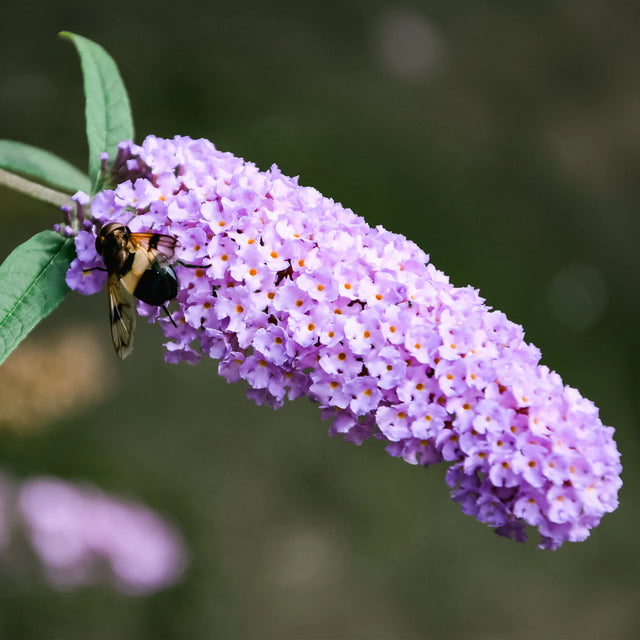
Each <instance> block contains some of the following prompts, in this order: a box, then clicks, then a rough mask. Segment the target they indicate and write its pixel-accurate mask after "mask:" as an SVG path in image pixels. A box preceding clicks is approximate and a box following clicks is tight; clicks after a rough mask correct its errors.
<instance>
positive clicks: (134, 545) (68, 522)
mask: <svg viewBox="0 0 640 640" xmlns="http://www.w3.org/2000/svg"><path fill="white" fill-rule="evenodd" d="M18 511H19V514H20V516H21V519H22V523H23V526H24V528H25V529H26V533H27V536H28V539H29V541H30V542H31V545H32V546H33V548H34V550H35V551H36V553H37V555H38V556H39V558H40V560H41V561H42V563H43V566H44V568H45V570H46V573H47V576H48V578H49V579H50V580H51V581H52V582H53V583H54V584H55V585H59V586H65V587H70V586H75V585H80V584H87V583H92V582H95V581H96V579H97V578H99V576H100V567H101V565H102V564H108V565H109V566H110V568H111V571H112V573H113V576H114V577H115V579H116V586H117V587H118V588H119V589H120V590H121V591H124V592H125V593H128V594H132V595H144V594H148V593H153V592H154V591H157V590H159V589H162V588H165V587H167V586H169V585H171V584H173V583H174V582H175V581H176V580H177V579H178V578H179V577H180V576H181V574H182V572H183V570H184V567H185V551H184V547H183V544H182V540H181V538H180V536H179V534H178V533H177V532H176V531H174V529H173V528H172V527H171V526H169V525H168V524H167V523H166V522H163V521H162V520H161V519H160V518H159V517H158V516H157V515H156V514H155V513H153V512H152V511H150V510H149V509H147V508H146V507H143V506H141V505H136V504H132V503H126V502H123V501H122V500H118V499H116V498H112V497H110V496H108V495H105V494H104V493H102V492H100V491H98V490H97V489H95V488H89V487H78V486H75V485H73V484H70V483H67V482H64V481H62V480H58V479H56V478H34V479H32V480H29V481H27V482H25V483H24V484H23V485H22V487H21V488H20V490H19V494H18Z"/></svg>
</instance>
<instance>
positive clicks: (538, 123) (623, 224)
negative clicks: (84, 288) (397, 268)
mask: <svg viewBox="0 0 640 640" xmlns="http://www.w3.org/2000/svg"><path fill="white" fill-rule="evenodd" d="M614 7H615V8H614ZM638 27H640V5H639V4H637V3H615V4H614V5H611V4H610V3H606V2H604V0H573V1H572V0H560V1H554V2H550V1H541V2H536V3H529V2H509V1H506V0H504V1H501V2H473V1H469V0H466V1H463V0H460V1H455V0H454V1H452V2H417V1H415V2H411V1H409V2H406V3H404V4H396V3H388V2H380V1H376V0H373V1H371V0H369V1H367V2H363V1H361V0H360V1H358V0H342V1H341V2H335V1H333V2H328V1H327V2H322V3H314V2H309V3H299V2H284V1H283V2H260V1H259V0H245V1H244V2H241V3H232V2H219V1H218V0H209V1H206V2H205V1H200V2H196V1H193V0H183V1H182V2H178V3H171V4H165V3H158V2H136V1H135V0H132V1H131V2H128V3H120V2H118V1H115V2H110V3H107V4H105V5H96V4H88V3H86V2H75V1H70V0H61V2H58V3H50V2H45V1H44V0H40V1H34V2H29V1H28V0H25V1H23V2H15V3H14V2H12V3H9V2H3V3H2V8H0V36H1V37H0V59H1V60H2V68H1V70H0V138H11V139H16V140H21V141H23V142H27V143H31V144H34V145H37V146H41V147H44V148H47V149H50V150H52V151H55V152H57V153H59V154H60V155H62V156H64V157H66V158H67V159H69V160H71V161H72V162H74V163H75V164H77V165H78V166H80V167H82V168H84V167H85V166H86V152H87V150H86V142H85V138H84V111H83V109H84V106H83V97H82V83H81V76H80V70H79V64H78V60H77V56H76V53H75V51H74V50H73V48H72V47H71V46H70V44H69V43H67V42H63V41H60V40H57V38H56V33H57V32H58V31H60V30H63V29H65V30H70V31H73V32H76V33H80V34H82V35H85V36H87V37H89V38H91V39H93V40H95V41H97V42H99V43H100V44H102V45H103V46H104V47H105V48H106V49H107V50H108V51H109V52H110V53H111V54H112V55H113V57H114V58H115V59H116V61H117V63H118V65H119V67H120V70H121V73H122V75H123V78H124V81H125V83H126V85H127V88H128V90H129V93H130V96H131V101H132V105H133V110H134V117H135V121H136V130H137V140H138V141H141V140H142V138H143V137H144V136H145V135H147V134H149V133H154V134H156V135H160V136H172V135H174V134H184V135H190V136H192V137H205V138H209V139H211V140H213V141H214V142H215V143H216V145H217V146H218V147H219V148H221V149H224V150H229V151H232V152H233V153H235V154H236V155H240V156H242V157H244V158H246V159H249V160H252V161H254V162H255V163H256V164H257V165H258V166H259V167H261V168H268V167H269V166H270V165H271V164H272V163H273V162H276V163H277V164H278V165H279V166H280V167H281V169H282V170H283V172H284V173H286V174H289V175H300V181H301V183H302V184H306V185H313V186H315V187H316V188H318V189H319V190H320V191H321V192H322V193H324V194H325V195H328V196H331V197H333V198H334V199H336V200H338V201H340V202H342V203H343V204H344V205H345V206H348V207H350V208H352V209H353V210H354V211H356V212H357V213H359V214H361V215H363V216H365V217H366V219H367V220H368V222H369V223H370V224H372V225H376V224H382V225H384V226H385V227H387V228H389V229H391V230H393V231H395V232H399V233H403V234H405V235H407V236H408V237H410V238H411V239H413V240H414V241H416V242H417V243H418V244H419V245H420V246H421V247H422V248H424V249H425V250H426V251H427V252H428V253H430V255H431V259H432V261H433V262H434V263H435V265H436V266H437V267H438V268H440V269H442V270H443V271H445V273H447V274H448V275H449V276H450V277H451V279H452V280H453V282H454V283H456V284H459V285H466V284H469V283H470V284H473V285H474V286H475V287H478V288H479V289H480V291H481V293H482V295H483V296H484V297H485V298H487V300H488V303H489V304H491V305H492V306H494V307H496V308H499V309H502V310H503V311H505V312H506V313H507V314H508V316H509V317H510V318H511V319H512V320H514V321H516V322H518V323H521V324H523V325H524V327H525V329H526V332H527V337H528V339H529V340H530V341H533V342H534V343H535V344H537V345H538V346H539V347H540V348H541V349H542V352H543V362H544V363H545V364H547V365H548V366H550V367H551V368H552V369H555V370H557V371H558V372H559V373H560V374H561V375H562V376H563V379H564V380H565V382H566V383H568V384H570V385H572V386H575V387H578V388H579V389H580V390H581V391H582V393H583V394H584V395H586V396H587V397H589V398H591V399H592V400H594V401H595V402H596V404H597V405H598V406H599V407H600V410H601V416H602V419H603V421H604V422H605V424H611V425H613V426H615V427H616V430H617V436H616V438H617V441H618V445H619V448H620V449H621V451H622V453H623V464H625V473H624V476H623V478H624V482H625V485H624V487H623V489H622V492H621V506H620V508H619V510H618V511H617V512H615V513H614V514H613V515H609V516H607V517H606V518H605V519H604V520H603V522H602V524H601V525H600V527H599V528H597V529H596V530H595V531H594V532H593V533H592V535H591V537H590V538H589V539H588V541H587V542H585V543H580V544H570V543H566V544H565V545H564V546H563V547H562V548H561V549H560V550H559V551H556V552H549V551H540V550H538V549H537V548H536V545H535V541H534V539H533V537H532V540H531V541H530V542H529V543H528V544H527V545H518V544H516V543H514V542H512V541H508V540H505V539H502V538H500V537H498V536H496V535H494V534H493V533H492V532H491V530H490V529H489V528H487V527H486V526H484V525H481V524H479V523H478V522H476V521H475V520H474V519H472V518H469V517H467V516H464V515H462V514H461V512H460V510H459V507H458V505H456V504H454V503H453V502H452V501H451V500H450V498H449V496H448V490H447V488H446V486H445V484H444V469H438V468H436V469H429V470H427V471H425V470H423V469H420V468H415V467H411V466H410V465H407V464H404V463H402V462H401V461H400V460H396V459H392V458H390V457H389V456H388V455H387V454H386V453H385V452H384V450H383V448H382V447H381V446H380V445H379V444H378V443H376V442H375V441H370V442H367V443H365V444H364V445H363V446H362V447H360V448H357V447H354V446H352V445H350V444H347V443H344V442H341V441H340V440H331V439H329V438H328V437H327V435H326V430H327V426H326V424H325V423H323V422H322V421H321V420H320V419H319V416H318V412H317V410H316V409H315V407H314V406H312V405H311V404H310V403H308V402H306V401H297V402H295V403H291V404H288V405H287V406H285V408H283V409H281V410H279V411H278V412H272V411H271V410H270V409H267V408H258V407H255V406H254V405H253V404H252V403H251V402H250V401H248V400H247V399H246V398H245V397H244V393H245V388H244V387H243V386H242V385H227V383H226V382H225V381H224V380H222V379H221V378H218V376H217V374H216V365H215V363H213V362H211V361H209V362H202V363H201V364H199V365H198V366H196V367H188V366H186V365H185V366H169V365H165V364H163V361H162V348H161V346H160V345H161V342H162V336H161V333H160V331H159V329H158V328H157V327H153V326H152V327H149V326H146V325H144V324H142V323H140V326H139V328H138V332H137V348H136V352H135V354H134V356H133V357H131V358H130V359H128V360H127V361H126V362H124V363H121V362H119V361H116V359H115V356H113V354H112V353H111V345H110V339H109V335H108V329H107V317H106V316H107V310H106V307H107V302H106V294H105V295H96V296H92V297H87V298H84V297H81V296H79V295H77V294H71V295H70V296H69V297H68V299H67V300H66V301H65V303H64V304H63V305H62V307H60V308H59V309H58V310H57V311H56V312H55V313H54V314H53V315H52V316H51V317H49V318H48V319H47V320H46V321H45V322H43V323H42V324H41V325H40V326H39V327H38V328H37V330H36V331H35V332H34V335H33V339H34V340H36V341H40V342H39V344H40V345H41V346H42V348H43V349H44V351H43V353H44V355H43V361H44V360H46V357H47V355H46V346H47V344H48V343H49V342H50V341H53V340H54V339H55V336H56V335H57V334H58V332H59V331H60V330H61V329H62V328H64V327H67V328H70V329H71V330H76V328H77V330H78V331H81V330H82V331H84V329H85V328H86V327H87V326H88V327H89V330H90V331H94V332H95V335H96V336H97V344H98V345H99V350H101V353H102V352H103V353H102V356H103V357H102V360H103V361H104V362H103V364H102V365H101V366H100V367H99V368H98V369H97V373H95V374H93V375H91V376H88V375H83V376H76V375H74V371H75V369H74V368H70V369H69V371H68V375H67V376H66V377H65V378H64V379H62V380H60V379H59V378H58V379H56V380H55V381H53V380H52V381H51V383H50V384H55V385H57V388H58V390H59V394H61V395H66V394H73V395H74V396H75V397H77V396H78V395H79V391H80V392H81V393H83V395H84V393H86V397H87V398H89V399H92V400H91V402H93V404H91V405H90V406H86V405H85V406H83V407H80V408H76V409H74V410H72V409H69V410H68V411H65V412H62V413H58V414H54V413H51V414H50V415H49V419H48V420H47V419H41V421H40V422H41V424H40V426H39V427H38V428H36V426H33V427H32V428H29V426H28V425H27V426H22V427H20V428H19V429H18V428H14V429H5V430H4V431H3V432H1V433H0V466H1V467H2V468H3V469H4V470H5V471H7V472H10V473H11V474H13V476H14V477H17V478H22V477H29V476H32V475H36V474H55V475H58V476H61V477H63V478H68V479H71V480H89V481H91V482H94V483H96V484H98V485H99V486H100V487H102V488H103V489H105V490H107V491H111V492H114V493H116V494H118V495H122V496H130V497H132V498H135V499H137V500H141V501H144V502H146V503H147V504H148V505H149V506H151V507H152V508H154V509H157V510H158V511H159V512H161V513H162V514H164V515H165V516H166V517H167V518H169V519H170V520H172V521H173V522H174V523H176V524H177V525H178V526H179V527H180V528H181V530H182V532H183V534H184V536H185V538H186V540H187V544H188V546H189V550H190V557H191V565H190V568H189V570H188V572H187V573H186V575H185V578H184V580H183V581H182V582H181V583H180V584H178V585H177V586H175V587H173V588H171V589H169V590H167V591H164V592H161V593H159V594H157V595H155V596H151V597H147V598H130V597H126V596H124V595H121V594H118V593H117V592H115V591H113V590H109V589H108V588H107V587H91V588H84V589H79V590H75V591H69V592H57V591H54V590H52V589H51V588H49V587H48V586H47V584H46V583H45V582H44V581H43V579H42V578H41V576H40V575H39V573H38V572H37V571H33V570H30V571H26V570H25V571H24V572H20V571H17V572H16V571H15V570H14V571H12V572H10V571H5V570H2V568H3V566H4V565H3V564H1V563H0V637H3V638H45V637H46V638H55V639H75V638H92V639H100V638H105V639H111V638H132V639H133V638H136V639H142V638H213V637H221V638H249V637H259V638H534V637H539V638H637V637H640V607H638V603H639V601H640V575H639V569H640V553H639V551H638V546H637V540H638V525H639V518H638V515H639V513H640V511H639V508H638V506H639V503H638V477H639V473H638V467H637V465H634V464H633V462H634V460H637V459H638V444H639V442H638V428H637V425H638V418H637V414H638V409H637V398H638V395H637V389H638V384H639V383H640V376H639V373H638V366H637V355H638V333H637V326H638V319H639V312H640V309H639V304H638V303H639V300H638V275H639V269H638V260H637V257H638V252H637V243H638V231H639V224H638V216H637V210H638V203H640V181H639V180H638V168H639V166H640V163H639V160H640V39H638V37H637V33H638ZM0 208H1V209H0V211H1V214H0V215H1V216H2V217H1V219H2V226H3V234H2V237H1V238H0V257H2V258H4V256H6V255H7V253H8V252H9V251H10V250H11V248H13V247H14V246H15V245H16V244H17V243H18V242H20V241H22V240H24V239H26V238H27V237H29V236H30V235H31V234H33V233H35V232H36V231H39V230H41V229H43V228H47V227H50V226H52V225H53V223H54V222H56V221H57V220H58V215H57V213H56V211H55V210H53V209H52V208H50V207H47V206H46V205H40V204H37V203H33V202H31V201H30V200H28V199H26V198H24V197H22V196H19V195H15V194H13V193H11V192H9V191H7V190H5V189H1V190H0ZM17 353H18V352H17ZM83 390H84V392H83ZM97 392H100V393H97ZM7 406H8V405H7ZM2 412H3V408H0V416H1V414H2ZM3 562H4V561H3Z"/></svg>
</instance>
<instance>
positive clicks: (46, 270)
mask: <svg viewBox="0 0 640 640" xmlns="http://www.w3.org/2000/svg"><path fill="white" fill-rule="evenodd" d="M60 35H61V36H62V37H63V38H67V39H68V40H71V42H72V43H73V44H74V45H75V47H76V49H77V50H78V54H79V55H80V63H81V65H82V73H83V76H84V90H85V97H86V108H85V114H86V118H87V139H88V142H89V176H87V175H85V174H83V173H82V172H81V171H79V170H78V169H76V168H75V167H74V166H73V165H71V164H69V163H68V162H66V161H65V160H63V159H62V158H59V157H57V156H56V155H54V154H52V153H50V152H48V151H45V150H43V149H39V148H37V147H32V146H30V145H26V144H23V143H20V142H14V141H12V140H0V169H5V170H7V171H9V172H12V173H19V174H22V175H24V176H26V177H28V178H29V179H30V180H33V181H34V182H45V183H47V184H50V185H52V186H56V187H58V188H60V189H62V190H64V191H66V192H75V191H78V190H82V191H85V192H91V193H92V194H95V193H97V192H98V191H99V190H100V189H101V188H102V174H101V161H100V154H101V153H103V152H105V151H106V152H107V153H108V154H109V158H110V160H111V161H113V160H114V158H115V157H116V154H117V150H118V143H119V142H121V141H122V140H127V139H132V138H133V120H132V118H131V108H130V106H129V98H128V96H127V92H126V89H125V87H124V84H123V83H122V79H121V77H120V73H119V72H118V68H117V66H116V64H115V62H114V61H113V59H112V58H111V56H109V54H108V53H107V52H106V51H105V50H104V49H103V48H102V47H101V46H99V45H97V44H96V43H95V42H91V40H87V39H86V38H83V37H82V36H78V35H75V34H73V33H69V32H67V31H64V32H62V33H61V34H60ZM32 184H33V183H32ZM7 186H9V187H11V186H12V185H11V184H10V183H7ZM13 188H17V187H16V186H13ZM52 193H54V192H52ZM34 194H35V191H34V192H33V193H31V195H32V196H34V197H35V195H34ZM54 195H56V194H54ZM57 195H58V196H59V195H60V194H57ZM47 197H49V199H50V201H51V202H52V203H54V204H58V205H59V202H58V201H57V200H54V198H53V196H47ZM41 199H42V196H41ZM74 256H75V248H74V242H73V239H72V238H66V237H63V236H62V235H60V234H58V233H56V232H55V231H42V232H41V233H38V234H36V235H35V236H33V237H32V238H31V239H30V240H27V242H25V243H23V244H21V245H20V246H19V247H17V248H16V249H15V250H14V251H13V252H12V253H11V254H10V255H9V257H8V258H7V259H6V260H5V261H4V263H3V264H2V265H1V266H0V363H2V362H3V361H4V360H5V359H6V357H7V356H8V355H9V354H10V353H11V352H12V351H13V350H14V349H15V348H16V346H17V345H18V344H19V343H20V342H21V341H22V340H23V339H24V338H25V337H26V336H27V334H28V333H29V332H30V331H31V329H33V328H34V327H35V325H36V324H37V323H38V322H39V321H40V320H42V319H43V318H45V317H46V316H47V315H49V314H50V313H51V312H52V311H53V310H54V309H55V308H56V307H57V306H58V305H59V304H60V303H61V302H62V300H63V299H64V297H65V296H66V295H67V293H68V292H69V288H68V287H67V284H66V282H65V274H66V271H67V269H68V268H69V265H70V263H71V261H72V260H73V258H74Z"/></svg>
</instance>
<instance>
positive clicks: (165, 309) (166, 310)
mask: <svg viewBox="0 0 640 640" xmlns="http://www.w3.org/2000/svg"><path fill="white" fill-rule="evenodd" d="M162 308H163V310H164V312H165V313H166V314H167V317H168V318H169V320H171V324H172V325H173V326H174V327H175V328H176V329H177V328H178V325H177V324H176V323H175V320H174V319H173V318H172V317H171V314H170V313H169V309H167V305H166V304H163V305H162Z"/></svg>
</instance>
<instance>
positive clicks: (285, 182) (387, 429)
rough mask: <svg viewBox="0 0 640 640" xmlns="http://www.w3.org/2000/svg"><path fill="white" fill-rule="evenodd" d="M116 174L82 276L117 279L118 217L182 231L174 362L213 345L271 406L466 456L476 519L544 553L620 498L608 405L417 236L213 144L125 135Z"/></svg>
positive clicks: (467, 508)
mask: <svg viewBox="0 0 640 640" xmlns="http://www.w3.org/2000/svg"><path fill="white" fill-rule="evenodd" d="M114 181H115V182H118V184H116V186H115V187H114V188H113V189H109V190H105V191H102V192H101V193H99V194H97V195H96V196H95V198H94V200H93V202H92V203H91V216H92V217H93V220H94V227H93V228H88V227H87V226H85V227H83V228H82V230H81V231H80V232H79V233H78V234H77V236H76V248H77V256H78V257H77V259H76V260H74V262H73V263H72V265H71V268H70V270H69V272H68V274H67V282H68V284H69V286H70V287H71V288H72V289H75V290H77V291H79V292H81V293H85V294H90V293H94V292H96V291H97V290H99V289H100V288H101V287H102V286H103V285H104V282H105V274H104V272H101V271H98V270H93V271H87V270H88V269H92V268H93V267H96V266H99V265H100V264H101V259H100V256H98V255H97V254H96V252H95V248H94V242H95V236H96V231H97V229H98V228H99V227H100V225H101V224H104V223H107V222H112V221H115V222H121V223H123V224H127V225H128V226H129V227H130V228H131V230H132V231H133V232H139V231H146V230H153V231H156V232H158V233H164V234H169V235H173V236H175V237H176V238H177V239H178V241H179V247H177V252H176V258H177V259H178V261H179V262H178V263H176V264H175V265H174V266H175V268H176V271H177V273H178V277H179V280H180V290H179V293H178V296H177V308H176V310H175V311H173V314H172V317H173V320H174V321H175V323H176V325H177V326H174V325H173V324H172V322H171V321H170V319H169V318H167V317H164V314H163V313H162V312H161V310H160V309H159V308H158V307H153V306H149V305H145V304H144V303H142V302H139V303H138V312H139V314H141V315H144V316H149V318H150V320H151V321H157V322H158V323H159V324H160V325H161V326H162V328H163V330H164V333H165V335H166V337H167V340H168V342H167V343H166V345H165V346H166V355H165V358H166V360H167V361H168V362H178V361H186V362H190V363H194V362H197V361H198V360H199V358H200V357H202V355H205V356H210V357H212V358H215V359H217V360H219V361H220V363H219V372H220V374H221V375H222V376H224V377H225V378H226V379H227V380H228V381H230V382H235V381H237V380H241V379H243V380H246V381H247V383H248V384H249V386H250V390H249V395H250V397H251V398H252V399H253V400H254V401H255V402H257V403H258V404H268V405H270V406H272V407H274V408H277V407H279V406H281V405H282V404H283V402H284V400H285V399H286V398H289V399H294V398H297V397H299V396H302V395H306V396H307V397H308V398H310V399H311V400H312V401H313V402H316V403H317V404H318V405H319V408H320V410H321V415H322V417H323V418H325V419H327V420H331V421H332V424H331V428H330V432H331V434H333V435H335V434H341V435H343V436H344V438H345V439H346V440H348V441H351V442H354V443H356V444H360V443H362V442H363V441H364V440H365V439H367V438H368V437H370V436H374V437H375V438H377V439H379V440H381V441H383V442H384V443H385V444H386V449H387V451H388V452H389V453H390V454H391V455H392V456H396V457H400V458H403V459H404V460H405V461H407V462H409V463H410V464H420V465H424V466H428V465H432V464H436V463H438V462H445V463H447V464H449V465H450V467H449V471H448V474H447V483H448V484H449V486H450V488H451V492H452V493H451V495H452V497H453V499H454V500H455V501H456V502H459V503H460V505H461V508H462V510H463V512H464V513H466V514H469V515H473V516H475V517H476V518H477V519H478V520H480V521H481V522H484V523H486V524H487V525H489V526H491V527H493V528H495V529H496V531H497V532H498V533H500V534H501V535H504V536H507V537H510V538H514V539H516V540H519V541H523V540H524V539H525V527H526V525H530V526H533V527H536V528H537V529H538V530H539V532H540V534H541V545H540V546H541V547H543V548H549V549H554V548H557V547H558V546H559V545H560V544H562V542H564V541H565V540H569V541H579V540H584V539H585V538H586V537H587V536H588V535H589V530H590V529H591V528H592V527H594V526H596V525H597V524H598V523H599V521H600V519H601V517H602V516H603V515H604V514H605V513H607V512H610V511H613V510H614V509H615V508H616V506H617V503H618V501H617V493H618V490H619V488H620V486H621V480H620V472H621V465H620V456H619V453H618V451H617V449H616V445H615V442H614V440H613V432H614V430H613V429H612V428H611V427H607V426H604V425H603V424H602V422H601V421H600V418H599V417H598V409H597V408H596V407H595V406H594V404H593V403H592V402H591V401H589V400H587V399H585V398H583V397H582V396H581V395H580V394H579V393H578V391H576V390H575V389H572V388H571V387H568V386H565V385H564V384H563V383H562V380H561V378H560V376H558V375H557V374H556V373H554V372H552V371H550V370H549V369H548V368H547V367H545V366H542V365H540V364H539V361H540V352H539V350H538V349H537V348H536V347H535V346H533V345H531V344H528V343H527V342H525V339H524V332H523V330H522V327H520V326H519V325H516V324H514V323H513V322H510V321H509V320H508V319H507V318H506V316H505V315H504V314H503V313H501V312H499V311H493V310H491V309H490V308H489V307H488V306H486V305H485V304H484V300H483V299H482V298H481V297H480V296H479V295H478V292H477V291H476V290H474V289H473V288H471V287H463V288H460V287H455V286H453V285H452V284H451V283H450V282H449V279H448V278H447V277H446V276H445V275H444V274H443V273H442V272H440V271H438V270H437V269H436V268H435V267H434V266H433V265H432V264H430V263H429V257H428V256H427V255H426V254H425V253H424V252H423V251H422V250H421V249H420V248H419V247H418V246H416V245H415V244H414V243H413V242H410V241H409V240H407V239H406V238H405V237H403V236H401V235H398V234H394V233H390V232H389V231H387V230H385V229H383V228H382V227H376V228H372V227H370V226H369V225H367V224H366V222H365V221H364V219H363V218H361V217H359V216H357V215H355V214H354V213H353V212H352V211H350V210H349V209H345V208H344V207H342V206H341V205H340V204H338V203H336V202H334V201H333V200H331V199H329V198H325V197H323V196H322V195H321V194H320V193H319V192H318V191H316V190H315V189H313V188H310V187H302V186H300V185H299V184H298V181H297V178H289V177H287V176H285V175H283V174H282V173H281V172H280V171H279V169H278V168H277V167H276V166H275V165H274V166H273V167H272V168H271V169H270V170H269V171H266V172H262V171H259V170H258V169H257V168H256V167H255V165H253V164H252V163H249V162H245V161H243V160H242V159H240V158H237V157H235V156H233V155H232V154H230V153H224V152H221V151H218V150H217V149H216V148H215V146H214V145H213V144H212V143H211V142H209V141H207V140H192V139H190V138H185V137H175V138H174V139H170V140H167V139H160V138H157V137H154V136H150V137H148V138H146V139H145V140H144V142H143V144H142V145H141V146H136V145H134V144H133V143H131V142H123V143H121V145H120V149H119V153H118V157H117V159H116V163H115V168H114ZM76 201H77V202H79V203H82V202H83V201H82V199H78V198H76ZM83 206H84V205H83ZM181 263H184V264H188V265H189V267H186V266H183V265H182V264H181Z"/></svg>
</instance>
